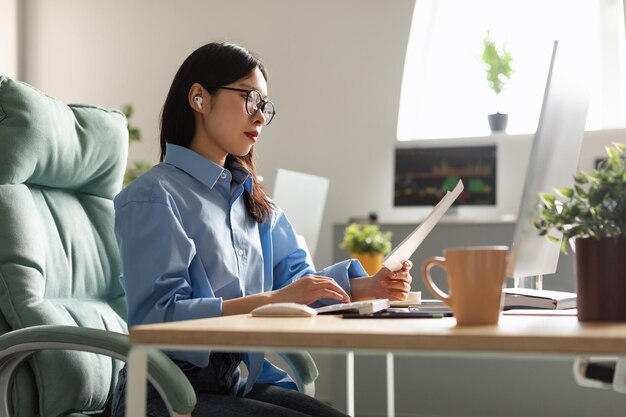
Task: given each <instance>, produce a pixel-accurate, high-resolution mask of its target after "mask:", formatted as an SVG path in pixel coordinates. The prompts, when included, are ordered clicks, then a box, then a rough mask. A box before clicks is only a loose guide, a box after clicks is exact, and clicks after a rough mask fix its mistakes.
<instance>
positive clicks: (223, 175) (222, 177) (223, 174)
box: [220, 172, 226, 180]
mask: <svg viewBox="0 0 626 417" xmlns="http://www.w3.org/2000/svg"><path fill="white" fill-rule="evenodd" d="M220 178H221V179H223V180H225V179H226V173H225V172H222V175H220Z"/></svg>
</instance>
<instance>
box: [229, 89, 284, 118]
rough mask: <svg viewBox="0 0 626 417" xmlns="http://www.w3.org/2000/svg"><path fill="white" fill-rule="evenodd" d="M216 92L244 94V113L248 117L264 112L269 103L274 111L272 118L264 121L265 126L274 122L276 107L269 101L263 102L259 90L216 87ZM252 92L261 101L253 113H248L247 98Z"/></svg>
mask: <svg viewBox="0 0 626 417" xmlns="http://www.w3.org/2000/svg"><path fill="white" fill-rule="evenodd" d="M217 89H218V90H230V91H239V92H241V93H246V106H245V107H246V113H248V114H249V115H250V116H254V115H255V114H257V113H258V111H259V110H261V112H263V111H265V106H266V105H267V104H268V103H269V104H271V106H272V109H273V110H274V111H273V112H272V117H270V118H269V119H267V120H266V121H265V126H267V125H269V124H270V122H271V121H272V120H274V116H276V105H275V104H274V103H273V102H271V101H269V100H263V96H261V92H260V91H259V90H255V89H250V90H248V89H246V88H235V87H217ZM252 92H256V93H257V94H258V95H259V98H260V99H261V101H260V102H259V103H258V104H257V109H256V111H255V112H254V113H250V111H249V110H248V105H247V103H248V97H250V94H251V93H252Z"/></svg>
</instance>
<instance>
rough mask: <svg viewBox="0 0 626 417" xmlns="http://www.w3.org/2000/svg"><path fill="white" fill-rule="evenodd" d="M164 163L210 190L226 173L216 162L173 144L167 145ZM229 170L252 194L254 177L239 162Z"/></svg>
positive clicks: (232, 164)
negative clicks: (183, 172)
mask: <svg viewBox="0 0 626 417" xmlns="http://www.w3.org/2000/svg"><path fill="white" fill-rule="evenodd" d="M163 162H165V163H166V164H169V165H172V166H175V167H176V168H178V169H180V170H182V171H185V172H186V173H187V174H189V175H191V176H192V177H194V178H195V179H197V180H198V181H200V182H201V183H203V184H205V185H206V186H208V187H209V188H213V186H215V183H216V182H217V181H218V179H219V178H220V175H222V173H224V172H225V171H226V169H224V168H222V167H221V166H219V165H218V164H216V163H215V162H213V161H211V160H209V159H207V158H205V157H203V156H202V155H200V154H198V153H196V152H194V151H192V150H191V149H189V148H185V147H183V146H180V145H174V144H172V143H168V144H166V151H165V160H164V161H163ZM229 168H230V172H231V175H232V177H233V180H234V181H235V182H237V183H239V184H241V183H243V187H244V189H245V190H246V191H247V192H248V193H249V194H252V176H251V175H250V172H249V171H248V170H247V169H245V168H244V167H243V165H241V164H240V163H238V162H231V163H230V164H229Z"/></svg>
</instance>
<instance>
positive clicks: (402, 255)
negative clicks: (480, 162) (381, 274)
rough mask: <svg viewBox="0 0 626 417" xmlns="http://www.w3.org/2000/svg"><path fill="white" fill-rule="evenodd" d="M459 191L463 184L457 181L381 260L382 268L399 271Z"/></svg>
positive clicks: (461, 189)
mask: <svg viewBox="0 0 626 417" xmlns="http://www.w3.org/2000/svg"><path fill="white" fill-rule="evenodd" d="M461 191H463V182H462V181H461V180H459V182H458V183H457V184H456V187H454V190H452V191H447V192H446V195H445V196H444V197H443V198H442V199H441V200H440V201H439V203H437V205H436V206H435V208H433V209H432V211H431V212H430V213H429V214H428V216H427V217H426V219H424V221H423V222H422V223H420V225H419V226H417V227H416V228H415V230H413V232H411V234H410V235H408V236H407V237H406V238H405V239H404V240H403V241H402V243H400V244H399V245H398V246H396V247H395V248H394V249H393V250H392V251H391V252H390V253H389V255H387V256H386V257H385V259H383V266H385V267H386V268H387V269H389V270H391V271H397V270H398V269H400V268H401V267H402V263H403V262H405V261H407V260H408V259H409V258H410V257H411V255H413V252H415V250H416V249H417V248H418V246H419V245H420V244H421V243H422V242H423V241H424V239H426V236H428V234H429V233H430V231H431V230H433V227H435V225H436V224H437V222H439V219H441V217H442V216H443V215H444V214H445V212H446V211H447V210H448V209H449V208H450V206H451V205H452V203H454V201H455V200H456V199H457V197H458V196H459V194H461Z"/></svg>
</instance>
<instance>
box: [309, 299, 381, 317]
mask: <svg viewBox="0 0 626 417" xmlns="http://www.w3.org/2000/svg"><path fill="white" fill-rule="evenodd" d="M385 308H389V300H388V299H386V298H377V299H375V300H363V301H352V302H350V303H337V304H331V305H327V306H324V307H318V308H316V309H315V310H317V313H318V314H343V313H352V312H356V313H358V314H372V313H376V312H377V311H380V310H384V309H385Z"/></svg>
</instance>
